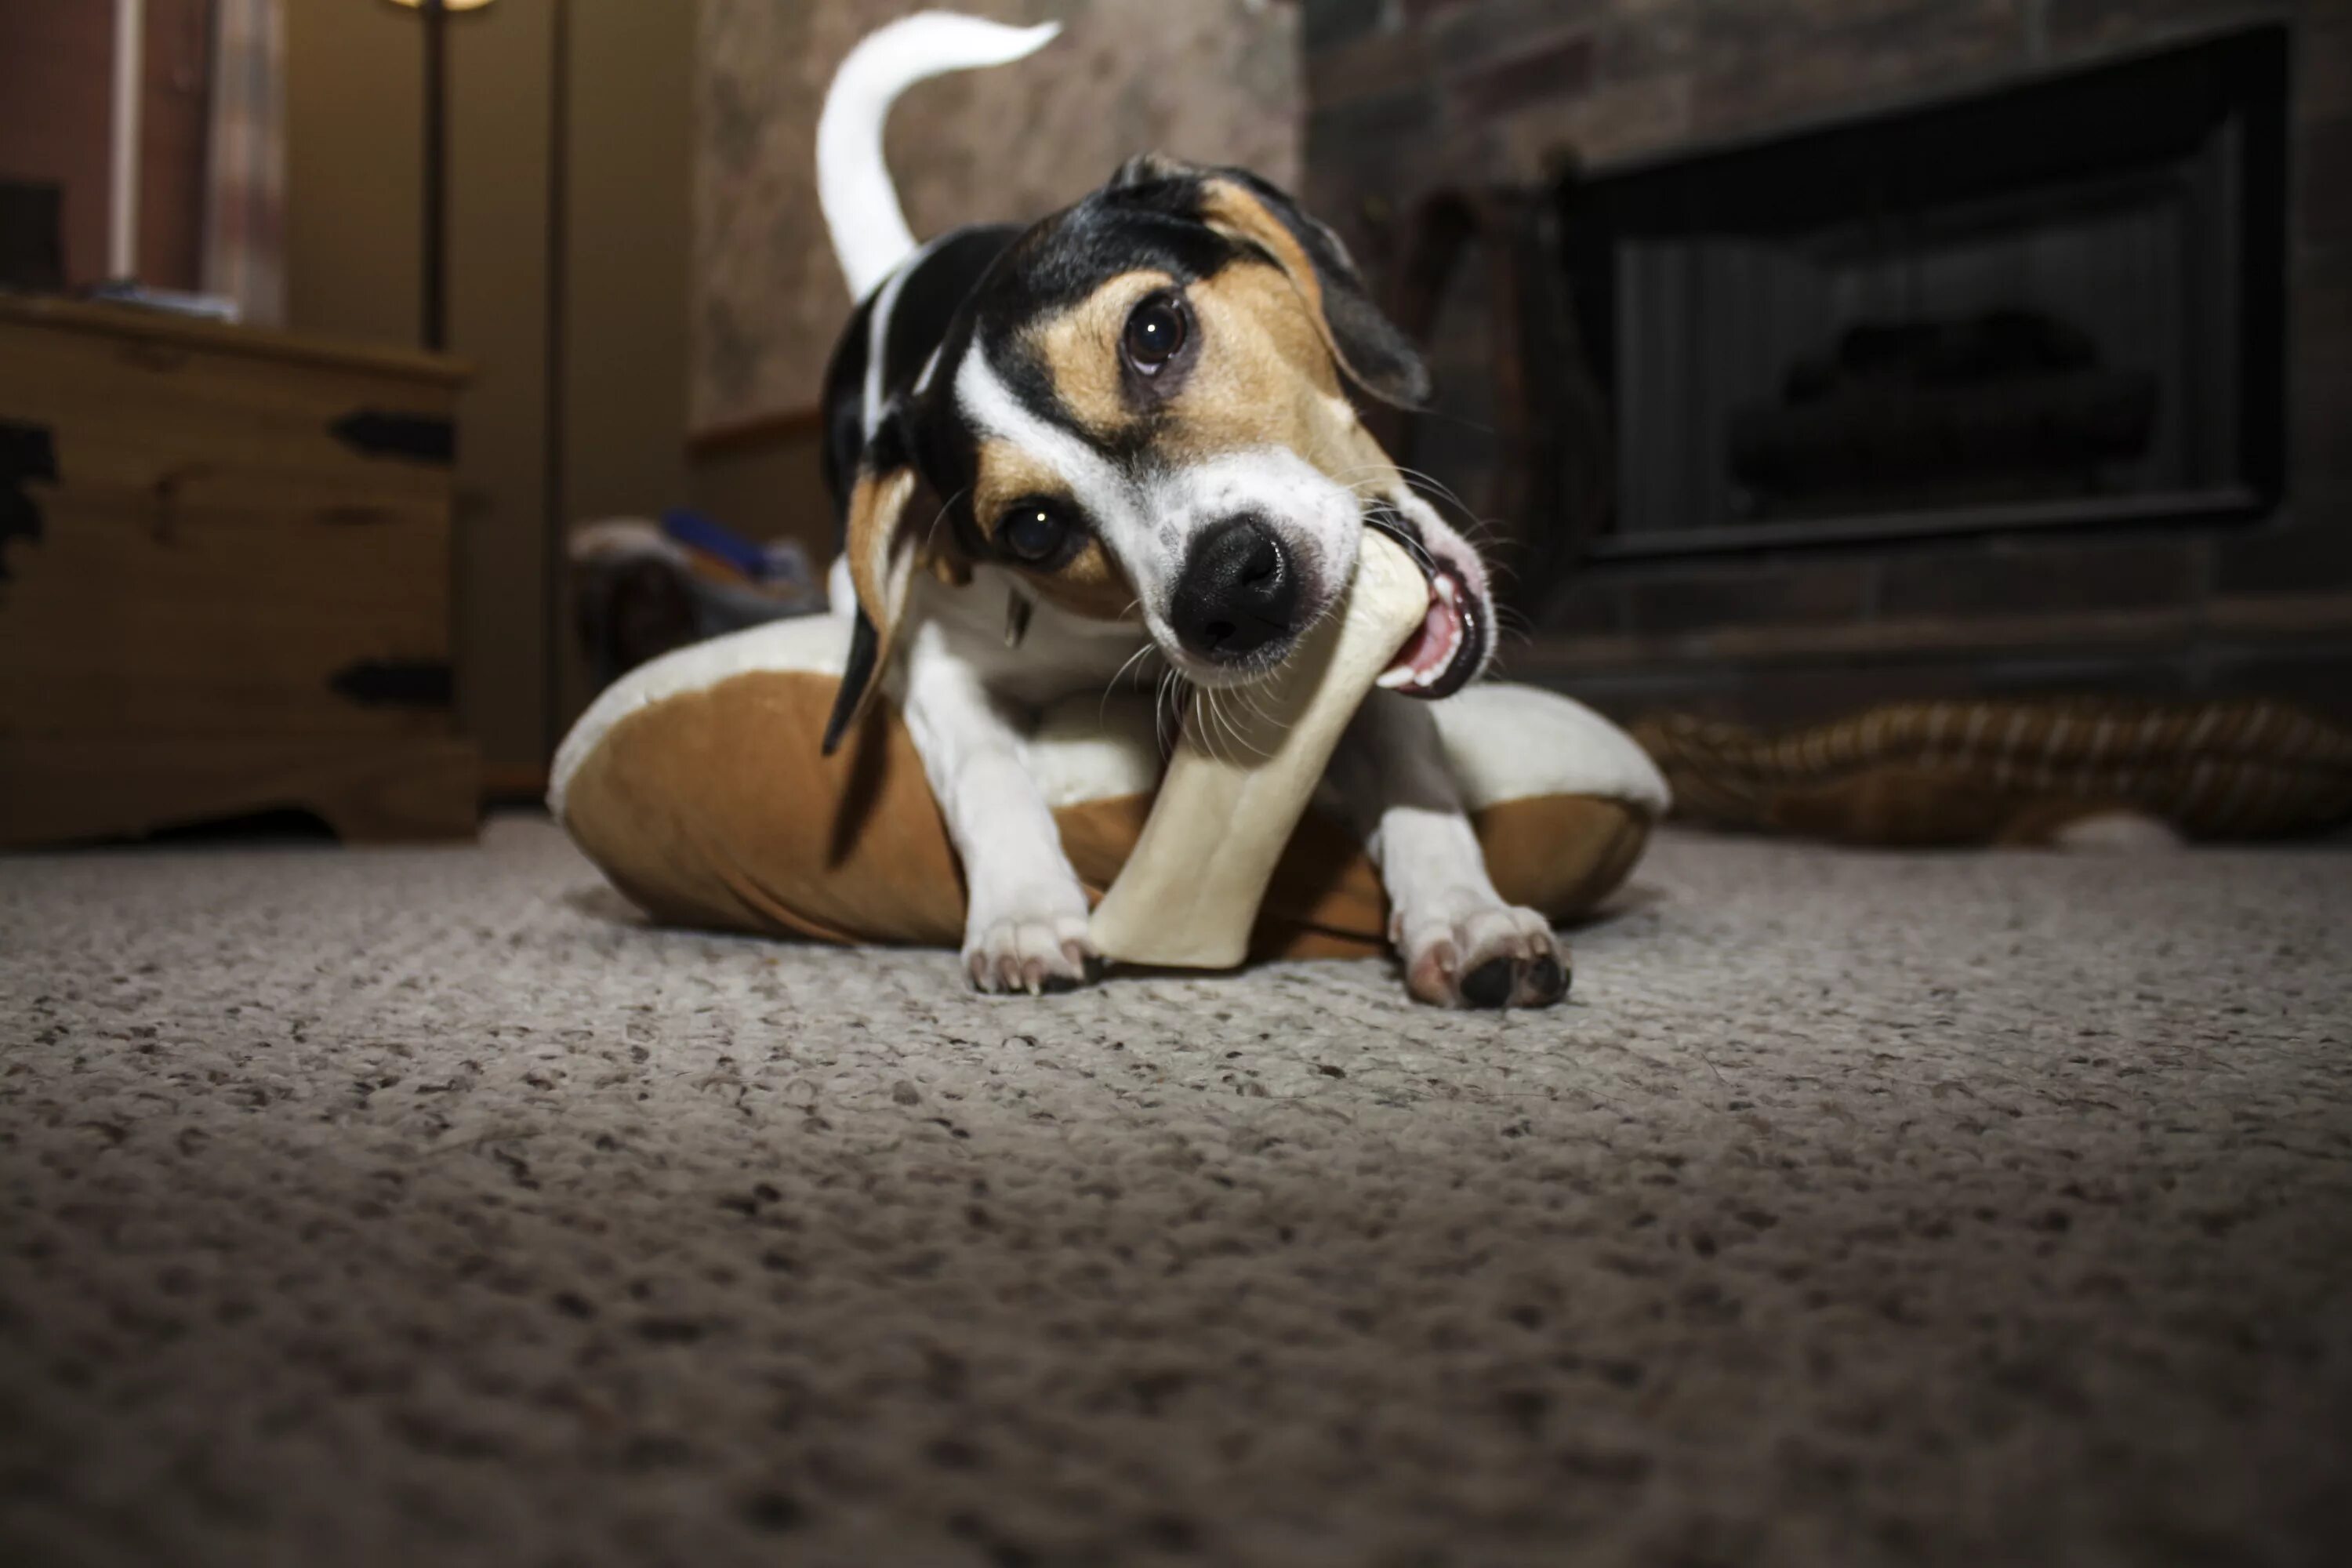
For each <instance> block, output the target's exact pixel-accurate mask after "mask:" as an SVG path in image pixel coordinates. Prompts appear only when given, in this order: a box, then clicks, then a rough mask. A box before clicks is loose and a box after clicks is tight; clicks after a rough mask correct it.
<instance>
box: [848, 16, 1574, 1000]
mask: <svg viewBox="0 0 2352 1568" xmlns="http://www.w3.org/2000/svg"><path fill="white" fill-rule="evenodd" d="M1057 31H1058V25H1057V24H1051V23H1049V24H1046V25H1045V26H1039V27H1034V28H1018V27H1009V26H1002V25H999V24H996V23H993V22H986V21H982V20H979V19H977V18H973V17H968V16H954V15H950V14H947V13H943V12H925V13H922V14H919V15H917V16H909V17H908V18H906V19H904V20H902V21H899V22H897V23H894V24H892V25H890V26H885V27H883V28H881V29H880V30H879V31H877V32H876V33H874V34H872V35H870V36H869V37H866V39H865V40H864V41H863V42H861V43H860V44H859V45H858V46H857V47H856V48H855V49H854V50H853V51H852V52H851V54H850V55H849V57H848V58H847V59H846V60H845V61H844V63H843V64H842V66H841V68H840V69H839V71H838V72H837V74H836V75H835V78H834V80H833V84H832V86H831V88H830V89H829V90H828V92H827V95H826V99H825V103H824V110H823V114H822V117H821V119H820V121H819V124H818V133H817V164H818V189H819V195H820V199H821V201H822V204H823V206H824V215H825V220H826V225H827V227H828V229H829V230H830V233H831V237H832V239H833V244H834V248H835V253H836V255H837V256H838V258H839V259H840V262H841V266H842V269H843V271H844V273H845V276H846V278H847V279H848V282H849V285H850V292H851V294H852V296H853V297H854V298H856V300H857V301H858V303H857V306H856V310H855V311H854V312H853V313H852V315H851V316H850V319H849V321H848V324H847V326H846V328H845V330H844V331H843V334H842V336H841V339H840V342H839V344H838V346H837V348H836V349H835V353H834V354H833V356H832V360H831V363H830V364H829V365H828V367H827V370H826V374H825V380H824V408H823V417H824V438H825V450H824V466H825V476H826V482H827V484H828V486H829V487H830V489H831V491H832V494H833V498H834V502H835V510H836V512H837V514H838V520H839V521H840V524H841V528H842V542H843V550H842V555H841V558H840V560H839V561H838V562H837V563H835V568H834V572H833V575H832V579H831V583H832V588H833V603H834V605H835V613H836V614H838V615H840V616H843V618H844V619H845V620H846V621H847V622H848V626H847V628H846V630H847V636H848V654H847V658H846V662H845V672H844V675H843V679H842V683H841V689H840V697H839V700H838V703H837V705H836V707H835V710H834V712H833V714H832V717H831V721H830V723H829V724H828V726H827V730H826V733H825V737H824V746H825V750H826V752H828V753H830V752H832V751H833V750H834V749H835V747H836V746H837V745H838V744H839V743H840V742H841V740H842V738H843V736H844V735H845V734H846V733H848V732H849V731H851V730H852V729H853V728H854V727H856V725H857V724H858V723H859V722H860V721H861V720H862V718H863V716H864V714H865V713H866V710H867V708H868V706H869V705H870V704H871V703H872V701H873V700H875V698H876V695H877V692H884V691H887V694H888V695H889V696H890V697H891V698H892V699H893V700H896V702H897V704H898V708H899V710H900V712H901V714H902V715H903V716H904V719H905V721H906V726H907V729H908V733H909V734H910V735H911V736H912V738H913V741H914V744H915V748H916V750H917V752H919V753H920V755H921V757H922V762H923V767H924V770H925V773H926V775H927V776H928V778H929V783H930V786H931V790H932V793H933V794H934V795H936V796H937V798H938V801H939V804H940V811H941V813H942V814H943V816H945V818H946V822H947V827H948V832H949V835H950V838H951V839H952V841H953V842H954V845H955V847H956V850H957V853H958V854H959V856H960V857H961V859H962V863H963V870H964V877H965V880H966V885H967V889H968V904H967V910H966V919H965V928H964V947H963V962H964V965H965V969H966V971H967V973H969V975H970V976H971V982H972V984H974V985H975V986H977V987H978V988H980V989H981V990H982V991H992V992H1016V991H1026V992H1028V993H1030V994H1038V993H1040V992H1045V991H1053V990H1061V989H1066V988H1068V987H1071V986H1076V985H1081V984H1087V983H1089V982H1091V981H1092V980H1094V979H1095V978H1096V977H1097V974H1098V973H1099V971H1100V967H1101V966H1100V963H1099V961H1098V959H1097V955H1096V954H1095V952H1094V951H1093V949H1092V947H1091V945H1090V944H1089V942H1088V941H1087V896H1086V893H1085V891H1084V889H1082V888H1081V887H1080V885H1079V882H1078V879H1077V877H1076V874H1075V873H1074V872H1073V871H1072V870H1071V868H1070V863H1069V860H1068V858H1066V856H1065V854H1064V853H1063V850H1062V846H1061V840H1060V837H1059V834H1058V833H1057V831H1056V829H1055V824H1054V818H1053V816H1052V814H1051V812H1050V811H1049V810H1048V809H1047V807H1046V805H1045V799H1044V797H1043V795H1042V794H1041V793H1040V791H1039V788H1038V786H1037V784H1035V782H1034V780H1033V779H1032V777H1031V775H1030V773H1029V771H1028V768H1027V766H1026V764H1025V763H1024V730H1025V725H1026V723H1027V721H1028V718H1029V716H1030V715H1031V713H1033V712H1034V710H1035V709H1036V708H1037V707H1038V706H1040V705H1042V704H1045V703H1047V702H1051V701H1053V700H1056V699H1059V698H1063V697H1066V696H1069V695H1071V694H1073V693H1075V692H1079V691H1091V690H1096V689H1105V690H1108V689H1109V688H1110V687H1111V686H1113V685H1115V684H1117V683H1118V682H1121V681H1133V682H1135V683H1137V684H1139V685H1141V684H1144V683H1146V682H1149V681H1150V680H1152V679H1155V678H1171V677H1172V678H1175V679H1181V681H1182V682H1184V683H1187V685H1188V686H1189V688H1190V689H1191V690H1192V691H1193V692H1194V693H1196V694H1199V695H1197V696H1196V697H1195V700H1202V698H1206V699H1209V700H1213V699H1214V697H1215V696H1216V695H1217V694H1219V693H1222V692H1224V691H1226V690H1228V689H1233V688H1237V687H1246V686H1247V684H1248V683H1249V682H1250V681H1251V680H1253V679H1255V678H1258V677H1261V676H1263V675H1264V674H1265V672H1266V671H1267V670H1269V669H1271V668H1275V667H1276V665H1278V664H1279V663H1280V662H1281V661H1282V660H1283V658H1285V657H1286V655H1287V654H1288V652H1289V651H1290V649H1291V648H1292V647H1293V646H1294V645H1295V644H1296V643H1297V640H1298V638H1299V637H1300V635H1301V633H1302V632H1303V631H1304V630H1305V629H1306V628H1307V627H1308V626H1312V625H1313V624H1314V623H1315V622H1316V620H1317V619H1318V617H1320V616H1323V615H1325V614H1326V613H1328V611H1330V610H1331V608H1332V607H1333V605H1334V604H1335V602H1336V601H1337V600H1338V599H1339V596H1340V595H1341V594H1342V592H1343V591H1344V589H1345V588H1346V586H1347V584H1348V582H1349V576H1350V574H1351V573H1352V572H1353V570H1354V567H1355V563H1356V552H1357V548H1358V545H1359V543H1360V541H1361V540H1362V537H1363V531H1364V530H1365V529H1367V528H1377V529H1381V530H1382V531H1386V532H1388V533H1390V534H1391V536H1393V537H1394V538H1396V539H1397V540H1398V541H1399V542H1401V543H1402V544H1403V545H1404V546H1405V548H1406V549H1407V550H1408V551H1409V552H1411V553H1412V556H1413V557H1414V559H1415V560H1416V561H1417V562H1418V563H1420V565H1421V566H1422V569H1423V573H1424V574H1425V575H1427V576H1428V578H1429V580H1430V584H1431V595H1430V609H1429V614H1428V616H1427V618H1426V620H1425V621H1424V622H1423V626H1421V628H1420V629H1419V631H1417V632H1416V633H1415V634H1414V635H1413V637H1412V638H1411V640H1409V641H1408V642H1407V644H1406V645H1405V647H1404V649H1403V651H1402V653H1401V654H1400V656H1399V658H1398V661H1397V663H1396V664H1395V665H1394V666H1393V667H1392V668H1391V669H1390V670H1388V671H1387V672H1386V673H1385V674H1383V675H1382V677H1381V688H1382V689H1378V690H1375V691H1374V692H1373V693H1372V695H1371V698H1370V700H1368V701H1367V702H1366V703H1365V704H1364V706H1363V708H1362V709H1361V710H1360V712H1359V713H1358V715H1357V717H1356V719H1355V720H1354V721H1353V722H1352V723H1351V725H1350V727H1349V731H1348V733H1347V735H1346V737H1345V738H1344V739H1343V741H1342V742H1341V743H1340V746H1339V751H1338V752H1337V753H1336V754H1335V756H1334V758H1333V760H1332V763H1331V764H1330V766H1329V768H1328V772H1327V776H1326V779H1325V788H1324V795H1325V796H1326V797H1327V798H1328V799H1330V800H1331V801H1333V802H1335V803H1336V805H1338V807H1339V810H1340V812H1341V813H1342V815H1343V816H1344V817H1345V818H1346V820H1347V821H1348V823H1349V826H1351V827H1352V828H1353V830H1354V831H1355V832H1357V833H1358V834H1359V835H1360V837H1361V839H1362V841H1363V843H1364V845H1365V847H1366V849H1367V851H1368V853H1369V854H1370V858H1371V859H1372V861H1373V862H1374V864H1375V865H1377V866H1378V867H1379V868H1380V873H1381V882H1382V884H1383V887H1384V889H1385V890H1386V892H1387V894H1388V897H1389V902H1390V906H1391V918H1390V922H1389V936H1390V940H1391V942H1392V943H1394V945H1395V946H1396V948H1397V950H1398V952H1399V954H1400V957H1401V959H1402V965H1403V970H1404V974H1405V979H1406V984H1407V986H1408V988H1409V989H1410V991H1411V992H1412V994H1413V995H1414V996H1416V997H1419V998H1421V999H1422V1000H1423V1001H1426V1002H1431V1003H1436V1004H1440V1005H1454V1006H1474V1007H1511V1006H1519V1007H1534V1006H1546V1005H1550V1004H1552V1003H1555V1002H1558V1001H1559V999H1560V997H1561V996H1562V995H1563V994H1566V992H1567V990H1568V988H1569V984H1570V965H1569V961H1568V957H1567V954H1566V952H1565V951H1564V950H1563V949H1562V947H1561V946H1560V944H1559V941H1558V940H1557V938H1556V937H1555V936H1554V934H1553V932H1552V931H1551V929H1550V925H1549V922H1548V921H1546V920H1545V919H1544V917H1543V916H1541V915H1539V914H1538V913H1536V912H1535V911H1534V910H1527V909H1520V908H1515V907H1513V906H1511V905H1509V904H1507V903H1506V902H1505V901H1504V900H1503V899H1502V897H1501V896H1500V895H1499V894H1498V893H1496V890H1495V887H1494V884H1493V882H1492V881H1491V879H1489V878H1488V876H1487V873H1486V861H1485V858H1484V857H1483V855H1482V854H1481V852H1480V849H1479V845H1478V840H1477V838H1476V837H1475V834H1474V832H1473V831H1472V828H1471V826H1470V823H1469V821H1468V819H1467V817H1466V816H1465V814H1464V811H1463V808H1462V805H1461V800H1460V796H1459V794H1458V792H1457V790H1456V788H1455V784H1454V779H1453V777H1452V776H1451V774H1450V773H1449V772H1448V770H1447V764H1446V762H1445V758H1444V753H1443V751H1442V749H1441V747H1440V745H1439V741H1438V734H1437V728H1436V724H1435V722H1434V721H1433V718H1432V717H1431V712H1430V707H1429V705H1430V704H1431V703H1432V702H1435V701H1442V700H1444V699H1445V698H1446V697H1448V696H1450V695H1452V694H1453V693H1454V692H1455V691H1457V690H1459V689H1461V688H1462V687H1463V686H1465V685H1466V684H1467V683H1469V682H1470V681H1472V680H1474V679H1476V678H1477V677H1478V676H1479V675H1480V674H1481V673H1482V672H1483V671H1484V670H1485V669H1486V666H1487V665H1488V663H1489V662H1490V661H1491V659H1492V658H1493V655H1494V646H1495V624H1496V617H1495V603H1494V598H1493V595H1492V593H1491V591H1490V590H1489V587H1488V584H1487V572H1486V564H1485V563H1484V562H1482V561H1481V559H1480V557H1479V554H1478V552H1477V551H1476V550H1475V549H1474V548H1472V546H1471V545H1470V543H1469V542H1468V541H1466V540H1465V538H1464V537H1463V536H1462V534H1461V533H1460V532H1459V531H1456V530H1455V529H1454V527H1452V526H1451V525H1450V524H1448V523H1447V522H1446V521H1445V520H1444V518H1443V517H1441V516H1440V515H1439V513H1438V512H1437V510H1435V509H1434V508H1433V506H1431V505H1430V504H1429V503H1428V502H1427V501H1426V500H1423V498H1422V497H1421V496H1420V495H1418V494H1416V493H1415V492H1414V490H1413V489H1412V487H1411V486H1409V485H1408V484H1407V483H1406V481H1405V479H1403V478H1402V476H1401V475H1400V474H1399V472H1398V470H1397V468H1396V467H1395V465H1394V464H1393V463H1391V461H1390V460H1389V458H1387V456H1386V455H1385V454H1384V453H1383V452H1382V451H1381V447H1380V446H1379V445H1378V444H1377V443H1376V442H1375V441H1374V440H1373V439H1372V437H1370V434H1369V433H1368V432H1367V431H1366V430H1365V429H1364V427H1363V426H1362V424H1361V423H1360V421H1359V418H1358V416H1357V411H1356V408H1355V405H1353V404H1352V403H1351V401H1350V399H1349V391H1348V389H1349V387H1350V386H1352V387H1354V388H1356V389H1358V390H1360V391H1361V392H1363V393H1365V394H1368V395H1371V396H1374V397H1378V398H1381V399H1384V400H1386V401H1388V402H1391V403H1393V404H1399V405H1415V404H1418V403H1420V402H1422V401H1423V400H1424V399H1425V397H1426V395H1427V394H1428V390H1429V376H1428V372H1427V370H1426V369H1425V368H1424V366H1423V363H1422V360H1421V358H1420V356H1419V355H1418V354H1417V353H1415V352H1414V350H1413V348H1412V344H1411V343H1409V342H1407V341H1406V340H1405V338H1404V336H1403V334H1402V333H1401V332H1400V331H1398V330H1397V329H1396V328H1395V327H1394V326H1393V325H1391V323H1390V322H1389V321H1388V320H1387V319H1386V318H1385V317H1384V316H1382V315H1381V311H1380V310H1378V308H1377V307H1375V305H1374V304H1373V303H1372V301H1371V299H1370V296H1369V294H1368V293H1367V291H1366V289H1365V285H1364V281H1363V279H1362V278H1361V277H1360V275H1359V274H1358V272H1357V269H1356V267H1355V265H1354V263H1353V262H1352V260H1351V259H1350V258H1349V254H1348V251H1347V249H1346V247H1344V246H1343V245H1342V244H1341V242H1340V241H1339V237H1337V236H1336V235H1334V234H1333V233H1332V232H1331V231H1330V230H1329V229H1328V227H1326V226H1324V225H1322V224H1321V223H1319V222H1318V221H1317V220H1315V219H1314V218H1312V217H1310V216H1307V213H1306V212H1304V211H1303V210H1301V208H1300V207H1299V205H1297V203H1296V202H1294V201H1293V200H1292V199H1291V198H1290V197H1289V196H1287V195H1284V194H1283V193H1282V192H1281V191H1279V190H1277V189H1276V188H1275V187H1274V186H1273V185H1271V184H1267V183H1266V182H1265V181H1264V180H1261V179H1259V178H1257V177H1256V176H1255V175H1254V174H1249V173H1247V172H1245V171H1244V170H1240V169H1232V168H1208V167H1199V166H1195V165H1192V164H1190V163H1181V162H1178V161H1176V160H1174V159H1171V158H1167V157H1163V156H1160V155H1158V154H1146V155H1144V156H1140V157H1137V158H1134V159H1131V160H1130V161H1129V162H1128V163H1125V164H1124V165H1122V166H1121V167H1120V168H1119V169H1118V171H1117V172H1116V173H1114V174H1112V175H1111V177H1110V179H1109V181H1108V183H1107V184H1104V185H1103V186H1102V187H1101V188H1100V189H1098V190H1097V191H1095V192H1093V193H1092V194H1090V195H1087V196H1086V197H1085V198H1083V199H1082V200H1080V201H1078V202H1077V203H1076V204H1075V205H1071V206H1069V207H1066V208H1065V209H1064V210H1062V211H1061V212H1058V213H1055V214H1054V215H1053V216H1050V217H1046V218H1045V219H1043V220H1041V221H1039V222H1037V223H1034V224H1032V225H1029V226H1025V227H1024V226H974V227H968V228H960V229H956V230H954V231H952V232H950V233H948V234H944V235H941V236H940V237H937V238H934V239H932V240H930V241H929V242H928V243H926V244H922V245H918V244H917V243H916V242H915V240H914V237H913V236H912V235H911V234H910V233H909V232H908V226H907V221H906V218H905V216H903V214H902V213H901V211H900V209H899V205H898V196H897V194H896V191H895V189H894V187H893V185H892V183H891V180H890V175H889V171H888V169H887V166H886V164H885V163H884V160H883V148H882V135H883V123H884V121H885V120H886V118H887V115H888V112H889V109H890V105H891V103H892V102H893V100H896V99H897V98H898V95H899V94H900V93H902V92H903V91H905V90H906V89H908V88H909V87H911V86H912V85H914V84H915V83H916V82H918V81H921V80H923V79H927V78H929V77H932V76H937V75H940V74H943V73H945V72H948V71H953V70H962V69H970V68H979V67H982V66H997V65H1009V64H1011V63H1013V62H1014V61H1016V60H1019V59H1022V58H1025V57H1027V56H1028V55H1030V54H1032V53H1034V51H1035V50H1037V49H1038V48H1040V47H1044V46H1045V44H1046V43H1047V42H1048V41H1050V40H1051V39H1052V38H1053V37H1054V36H1055V33H1056V32H1057ZM1236 700H1245V699H1236Z"/></svg>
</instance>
